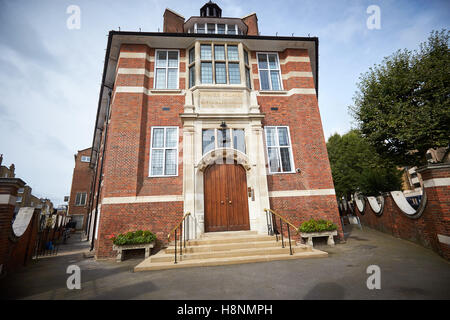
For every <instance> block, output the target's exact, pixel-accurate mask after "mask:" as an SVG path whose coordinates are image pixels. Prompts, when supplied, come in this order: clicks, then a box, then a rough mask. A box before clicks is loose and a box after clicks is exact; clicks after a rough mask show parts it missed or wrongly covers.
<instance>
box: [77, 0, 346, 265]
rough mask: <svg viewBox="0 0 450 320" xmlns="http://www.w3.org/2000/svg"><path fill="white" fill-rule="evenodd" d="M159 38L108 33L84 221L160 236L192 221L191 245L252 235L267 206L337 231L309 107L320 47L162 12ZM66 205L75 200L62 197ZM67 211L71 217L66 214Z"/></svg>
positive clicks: (224, 21)
mask: <svg viewBox="0 0 450 320" xmlns="http://www.w3.org/2000/svg"><path fill="white" fill-rule="evenodd" d="M163 31H164V32H158V33H156V32H126V31H111V32H110V33H109V38H108V45H107V51H106V58H105V65H104V73H103V81H102V87H101V90H100V97H99V105H98V112H97V119H96V125H95V132H94V139H93V146H92V156H91V166H92V168H93V169H94V170H95V177H96V179H95V187H94V188H93V201H92V207H91V216H92V217H93V219H92V223H91V224H90V230H91V234H92V238H93V239H95V249H96V256H97V257H110V256H112V255H113V251H112V244H111V240H110V239H109V238H108V237H109V236H110V235H111V234H112V233H114V234H117V233H122V232H126V231H131V230H137V229H147V230H151V231H153V232H155V233H156V234H157V236H158V238H159V239H161V240H165V239H167V234H168V232H169V231H170V229H171V228H172V227H173V226H174V225H175V223H176V222H177V221H178V220H179V219H180V218H181V217H182V216H183V213H186V212H190V213H191V216H190V217H189V225H190V228H189V237H190V238H191V239H192V238H198V237H199V236H200V235H201V234H202V233H204V232H214V231H234V230H256V231H258V232H259V233H261V234H264V233H265V234H267V222H266V214H265V212H264V209H265V208H271V209H273V210H275V211H277V212H278V213H279V214H281V215H283V216H284V217H286V218H287V219H289V220H290V221H291V222H292V223H294V224H295V225H298V226H299V225H300V224H301V223H302V222H303V221H305V220H307V219H310V218H312V217H313V218H324V219H329V220H332V221H333V222H334V223H336V224H337V225H339V237H342V236H343V234H342V228H341V225H340V219H339V213H338V209H337V203H336V198H335V191H334V185H333V180H332V177H331V170H330V164H329V161H328V154H327V150H326V145H325V139H324V135H323V130H322V123H321V118H320V113H319V106H318V100H317V96H318V85H317V84H318V38H315V37H273V36H261V35H259V32H258V19H257V16H256V14H254V13H253V14H250V15H247V16H245V17H243V18H227V17H222V10H221V9H220V7H219V6H218V5H216V4H214V3H211V2H209V3H207V4H205V6H203V7H202V8H201V9H200V16H198V17H190V18H189V19H187V20H185V18H184V17H183V16H181V15H179V14H177V13H175V12H173V11H172V10H169V9H166V11H165V13H164V28H163ZM71 198H72V200H73V194H72V195H71ZM69 212H70V211H69Z"/></svg>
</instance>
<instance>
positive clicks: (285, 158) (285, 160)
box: [280, 148, 291, 172]
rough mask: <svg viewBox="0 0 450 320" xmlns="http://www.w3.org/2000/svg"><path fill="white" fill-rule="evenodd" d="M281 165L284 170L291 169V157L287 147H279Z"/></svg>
mask: <svg viewBox="0 0 450 320" xmlns="http://www.w3.org/2000/svg"><path fill="white" fill-rule="evenodd" d="M280 155H281V165H282V166H283V171H284V172H289V171H291V157H290V154H289V148H280Z"/></svg>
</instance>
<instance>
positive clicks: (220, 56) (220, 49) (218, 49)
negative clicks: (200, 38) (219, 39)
mask: <svg viewBox="0 0 450 320" xmlns="http://www.w3.org/2000/svg"><path fill="white" fill-rule="evenodd" d="M214 59H216V60H225V46H219V45H217V46H214Z"/></svg>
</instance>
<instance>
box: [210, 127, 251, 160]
mask: <svg viewBox="0 0 450 320" xmlns="http://www.w3.org/2000/svg"><path fill="white" fill-rule="evenodd" d="M217 148H232V149H236V150H239V151H241V152H242V153H245V152H246V151H245V131H244V129H230V128H227V129H203V131H202V152H203V154H205V153H208V152H209V151H211V150H214V149H217Z"/></svg>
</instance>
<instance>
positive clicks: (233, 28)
mask: <svg viewBox="0 0 450 320" xmlns="http://www.w3.org/2000/svg"><path fill="white" fill-rule="evenodd" d="M228 34H236V26H235V25H234V24H229V25H228Z"/></svg>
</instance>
